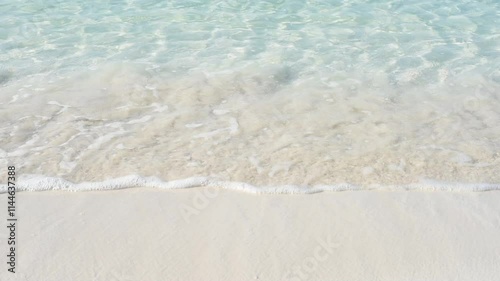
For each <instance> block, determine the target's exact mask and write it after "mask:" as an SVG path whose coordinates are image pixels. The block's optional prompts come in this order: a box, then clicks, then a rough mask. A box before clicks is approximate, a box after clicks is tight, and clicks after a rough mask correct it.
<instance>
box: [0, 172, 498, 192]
mask: <svg viewBox="0 0 500 281" xmlns="http://www.w3.org/2000/svg"><path fill="white" fill-rule="evenodd" d="M203 187H211V188H220V189H225V190H231V191H239V192H244V193H251V194H314V193H319V192H338V191H363V190H365V191H366V190H375V191H448V192H479V191H491V190H499V189H500V184H487V183H444V182H437V181H431V180H422V181H421V182H419V183H415V184H406V185H378V184H370V185H354V184H348V183H342V184H335V185H315V186H298V185H280V186H255V185H251V184H248V183H244V182H231V181H223V180H218V179H215V178H211V177H191V178H186V179H179V180H171V181H163V180H161V179H160V178H157V177H141V176H138V175H129V176H125V177H119V178H115V179H109V180H105V181H100V182H81V183H73V182H70V181H67V180H65V179H62V178H56V177H47V176H42V175H23V176H22V177H21V178H20V180H19V182H18V183H17V185H16V190H17V191H49V190H52V191H106V190H118V189H127V188H157V189H162V190H173V189H188V188H203ZM5 192H7V186H6V185H0V193H5Z"/></svg>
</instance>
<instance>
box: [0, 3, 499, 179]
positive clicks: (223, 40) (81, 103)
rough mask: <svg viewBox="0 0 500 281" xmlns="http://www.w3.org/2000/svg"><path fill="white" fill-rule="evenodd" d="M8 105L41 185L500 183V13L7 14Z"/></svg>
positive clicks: (63, 6) (40, 8)
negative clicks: (212, 180) (126, 181)
mask: <svg viewBox="0 0 500 281" xmlns="http://www.w3.org/2000/svg"><path fill="white" fill-rule="evenodd" d="M0 97H1V99H2V101H1V104H0V118H1V119H0V122H1V123H0V126H1V128H0V136H1V141H0V144H1V146H0V148H1V151H0V152H1V155H0V156H1V161H3V162H4V163H17V165H18V166H20V167H21V168H22V169H23V170H24V172H25V173H26V174H40V175H43V176H52V177H61V178H64V179H68V180H72V181H77V182H80V181H99V180H103V179H109V178H114V177H119V176H126V175H129V174H138V175H141V176H157V177H159V178H161V179H162V180H170V179H179V178H186V177H191V176H209V177H216V178H221V179H224V180H233V181H242V182H249V183H253V184H257V185H275V184H298V185H313V184H328V185H335V184H339V183H345V182H347V183H353V184H381V185H385V184H411V183H415V182H419V181H421V180H423V179H432V180H437V181H445V182H468V183H477V182H486V183H499V182H500V177H499V176H498V173H497V171H498V170H499V169H500V110H499V108H500V1H496V0H495V1H479V0H475V1H465V0H459V1H429V0H420V1H396V0H388V1H362V0H345V1H337V0H335V1H333V0H331V1H327V0H311V1H287V0H276V1H271V0H266V1H264V0H261V1H244V0H222V1H207V0H203V1H202V0H198V1H189V0H187V1H146V0H139V1H92V0H91V1H81V0H78V1H64V0H46V1H42V0H39V1H3V2H2V3H1V4H0Z"/></svg>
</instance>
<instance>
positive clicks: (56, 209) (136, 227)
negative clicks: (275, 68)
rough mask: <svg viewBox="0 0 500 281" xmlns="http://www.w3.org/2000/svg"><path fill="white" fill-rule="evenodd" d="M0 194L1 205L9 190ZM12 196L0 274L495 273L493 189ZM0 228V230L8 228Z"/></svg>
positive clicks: (285, 276)
mask: <svg viewBox="0 0 500 281" xmlns="http://www.w3.org/2000/svg"><path fill="white" fill-rule="evenodd" d="M0 199H1V200H2V206H5V205H4V203H5V202H4V201H6V194H1V195H0ZM17 201H18V203H17V205H18V219H19V221H18V225H19V226H18V229H19V230H18V238H17V239H18V253H17V255H18V266H17V273H16V274H15V275H13V274H10V273H8V272H7V271H6V270H2V271H0V280H12V281H17V280H23V281H24V280H28V281H34V280H36V281H62V280H73V281H80V280H82V281H83V280H85V281H88V280H106V281H113V280H119V281H127V280H130V281H132V280H134V281H135V280H142V281H160V280H169V281H170V280H199V281H203V280H210V281H212V280H427V281H431V280H440V281H443V280H496V278H498V276H500V267H499V266H498V265H499V264H500V239H498V237H500V204H498V202H500V192H497V191H491V192H410V191H403V192H382V191H347V192H323V193H318V194H309V195H252V194H247V193H241V192H235V191H223V190H220V191H219V190H217V189H207V188H191V189H183V190H174V191H161V190H154V189H144V188H138V189H125V190H117V191H105V192H104V191H98V192H61V191H51V192H20V193H18V194H17ZM4 214H5V212H1V215H2V216H4ZM1 219H2V220H5V218H4V217H2V218H1ZM0 235H1V236H0V238H1V240H2V241H5V238H6V237H5V231H2V232H0Z"/></svg>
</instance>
